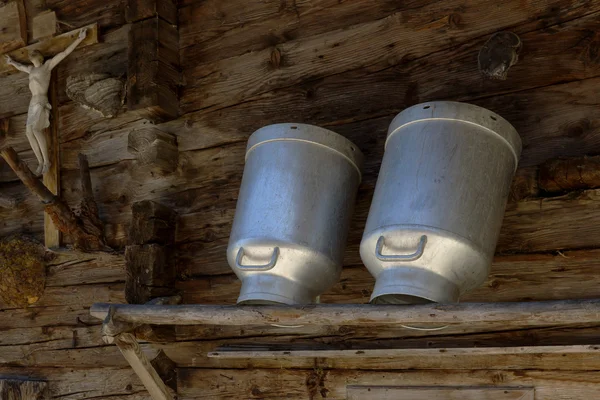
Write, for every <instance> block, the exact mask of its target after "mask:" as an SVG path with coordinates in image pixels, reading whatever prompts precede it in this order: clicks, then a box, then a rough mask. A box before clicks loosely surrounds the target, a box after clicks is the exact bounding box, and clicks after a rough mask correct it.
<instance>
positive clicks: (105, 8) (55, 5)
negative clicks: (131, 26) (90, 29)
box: [44, 0, 125, 31]
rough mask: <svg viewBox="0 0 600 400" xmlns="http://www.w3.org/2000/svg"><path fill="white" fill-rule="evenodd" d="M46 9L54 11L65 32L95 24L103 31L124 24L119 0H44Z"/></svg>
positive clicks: (121, 2) (122, 8)
mask: <svg viewBox="0 0 600 400" xmlns="http://www.w3.org/2000/svg"><path fill="white" fill-rule="evenodd" d="M44 3H45V6H46V8H48V9H50V10H54V11H56V17H57V19H58V21H59V23H60V24H61V25H62V26H63V28H66V29H64V30H65V31H68V30H71V29H72V28H73V27H80V26H85V25H89V24H93V23H97V24H98V26H99V27H100V28H102V30H103V31H107V30H109V29H111V28H115V27H119V26H122V25H123V24H125V5H124V2H123V1H121V0H45V1H44Z"/></svg>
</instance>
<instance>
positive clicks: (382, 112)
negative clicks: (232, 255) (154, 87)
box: [0, 0, 600, 400]
mask: <svg viewBox="0 0 600 400" xmlns="http://www.w3.org/2000/svg"><path fill="white" fill-rule="evenodd" d="M25 5H26V8H27V10H28V15H27V17H28V19H29V18H30V17H31V16H32V15H33V14H35V13H36V12H40V11H43V10H44V9H45V8H44V7H43V6H41V2H39V1H36V0H29V1H25ZM45 6H46V7H47V8H50V9H52V10H54V11H56V15H57V19H58V20H59V21H61V22H63V23H66V24H68V25H65V26H70V28H68V29H65V30H70V29H72V27H79V26H84V25H87V24H89V23H93V22H96V21H97V22H98V23H99V25H100V30H101V32H100V34H101V40H100V42H101V43H99V44H96V45H94V46H89V47H87V48H85V49H79V50H77V51H76V52H74V53H73V54H72V55H71V56H70V57H69V58H68V59H67V60H65V62H64V63H63V64H62V65H61V66H60V67H59V70H58V80H59V86H58V98H59V102H60V112H59V115H60V120H59V121H58V123H59V132H60V143H61V158H62V164H61V168H62V172H61V176H62V187H63V193H65V196H66V197H67V199H68V200H69V201H70V202H71V203H72V204H74V203H75V202H76V200H77V199H78V196H79V193H78V189H77V188H78V187H79V184H78V173H77V154H78V153H79V152H83V153H85V154H86V155H87V156H88V159H89V162H90V166H91V168H92V170H91V172H92V180H93V185H94V189H95V192H96V199H97V201H98V204H99V207H100V211H101V217H102V218H103V219H104V221H105V222H106V223H107V234H108V240H109V242H110V243H111V245H112V246H114V247H115V248H117V249H122V248H123V246H124V245H125V244H126V232H127V230H128V226H129V221H130V217H131V205H132V203H134V202H136V201H140V200H144V199H153V200H156V201H158V202H160V203H162V204H165V205H167V206H170V207H172V208H173V209H175V210H176V211H177V212H178V213H179V214H180V216H181V218H180V225H179V229H178V232H177V248H178V256H179V271H178V276H179V283H178V287H179V289H181V291H182V295H183V298H184V302H188V303H229V304H231V303H233V302H235V299H236V297H237V292H238V290H239V282H238V281H237V279H236V278H235V276H234V275H232V274H231V272H230V269H229V267H228V266H227V262H226V259H225V249H226V246H227V240H228V235H229V230H230V227H231V221H232V218H233V213H234V210H235V203H236V200H237V193H238V187H239V184H240V179H241V175H242V171H243V160H244V150H245V144H246V140H247V138H248V136H249V135H250V134H251V133H252V132H253V131H254V130H256V129H258V128H259V127H261V126H264V125H267V124H270V123H276V122H290V121H296V122H305V123H313V124H318V125H321V126H325V127H328V128H330V129H332V130H334V131H336V132H339V133H340V134H342V135H344V136H346V137H348V138H350V139H351V140H353V141H354V142H355V143H356V144H357V145H358V146H359V147H360V148H361V149H362V150H363V152H364V153H365V155H366V159H367V164H366V171H365V174H364V181H363V183H362V185H361V187H360V193H359V198H358V203H357V207H356V214H355V217H354V221H353V224H352V231H351V234H350V237H349V245H348V250H347V253H346V261H345V266H346V267H345V269H344V273H343V276H342V279H341V281H340V282H339V283H338V284H337V285H336V286H335V287H334V288H333V289H332V290H331V291H329V292H328V293H327V294H326V295H324V296H323V298H322V300H323V301H324V302H338V303H348V302H360V303H363V302H366V301H368V298H369V296H370V291H371V290H372V287H373V280H372V278H371V277H370V275H369V274H368V272H367V271H366V270H365V269H364V267H363V266H362V265H361V262H360V259H359V256H358V244H359V242H360V237H361V234H362V229H363V227H364V223H365V219H366V215H367V212H368V207H369V203H370V199H371V196H372V192H373V188H374V184H375V181H376V177H377V171H378V169H379V165H380V162H381V157H382V153H383V142H384V139H385V132H386V129H387V126H388V125H389V123H390V121H391V120H392V118H393V117H394V115H395V114H396V113H397V112H399V111H401V110H402V109H404V108H405V107H407V106H410V105H413V104H416V103H419V102H425V101H430V100H460V101H469V102H473V103H475V104H478V105H481V106H484V107H488V108H489V109H491V110H493V111H495V112H497V113H499V114H500V115H502V116H504V117H505V118H507V119H508V120H509V121H510V122H512V123H513V124H514V125H515V127H516V128H517V129H518V130H519V132H520V134H521V136H522V138H523V142H524V149H523V155H522V159H521V163H520V167H519V171H518V177H517V179H515V183H514V187H513V188H514V190H513V196H512V198H511V201H510V203H509V205H508V208H507V212H506V217H505V220H504V225H503V228H502V234H501V238H500V242H499V245H498V255H497V257H496V259H495V263H494V267H493V270H492V275H491V276H490V278H489V279H488V281H487V282H486V283H485V285H483V286H482V287H481V288H479V289H477V290H476V291H474V292H472V293H470V294H468V295H467V296H465V298H464V300H465V301H527V300H549V299H567V298H594V297H599V296H600V285H598V282H599V281H600V265H599V264H600V261H598V260H599V255H600V189H599V188H598V187H597V186H596V185H598V183H596V184H594V183H593V182H591V183H589V184H587V186H586V185H584V186H583V188H581V190H578V191H576V192H552V193H549V192H545V191H543V190H539V189H538V185H537V183H538V169H539V168H540V165H542V164H543V163H544V162H546V161H547V160H553V159H556V158H558V157H576V156H584V155H589V156H593V155H598V154H600V94H599V93H600V57H599V56H598V54H599V53H600V33H598V32H600V3H599V2H598V1H594V0H544V1H542V0H528V1H521V0H508V1H505V2H499V3H497V4H496V3H494V4H492V3H490V2H489V1H485V0H472V1H465V0H448V1H433V0H410V1H393V0H385V1H372V0H348V1H343V2H340V1H338V0H296V1H293V2H290V1H283V2H282V1H279V0H264V1H260V2H243V1H241V0H227V1H222V0H182V1H181V2H180V9H179V27H180V56H181V64H182V69H183V77H184V85H183V86H182V87H181V102H180V106H181V108H182V110H183V111H184V113H185V114H184V115H183V116H182V117H180V118H179V119H178V120H175V121H171V122H168V123H164V124H161V125H159V126H158V128H160V129H162V130H164V131H166V132H170V133H173V134H175V135H177V138H178V145H179V150H180V151H181V154H180V163H179V167H178V169H177V171H176V172H175V173H174V174H171V175H167V176H164V177H160V176H155V175H153V174H152V173H151V172H150V171H149V170H148V169H147V168H145V167H142V166H139V165H137V161H135V157H134V156H133V155H131V154H129V153H128V151H127V137H128V134H129V132H131V131H132V130H134V129H139V128H140V127H142V126H144V125H145V124H147V122H146V121H144V120H140V119H139V118H138V117H136V116H135V115H132V114H131V113H127V112H124V113H122V114H121V115H120V116H118V117H117V118H114V119H104V118H102V117H100V116H99V115H98V114H95V113H94V112H93V111H90V110H85V109H83V108H81V107H79V106H78V105H76V104H74V103H73V102H71V101H70V100H69V99H68V98H67V97H66V94H65V81H66V78H67V77H68V76H70V75H73V74H78V73H85V72H107V73H110V74H113V75H115V76H120V75H123V74H125V73H126V68H127V34H128V29H129V27H128V25H124V24H125V21H124V20H123V15H124V13H123V3H122V2H121V1H120V0H102V1H96V0H69V1H65V0H52V1H50V0H46V1H45ZM500 30H511V31H513V32H516V33H518V34H519V35H520V37H521V39H522V41H523V46H524V47H523V50H522V52H521V57H520V60H519V63H518V64H517V65H515V66H514V67H512V69H511V70H510V72H509V75H508V79H507V80H506V81H489V80H484V79H483V78H482V77H481V75H480V74H479V72H478V70H477V53H478V50H479V48H480V47H481V46H482V45H483V44H484V43H485V41H486V40H487V39H488V38H489V36H490V35H491V34H493V33H495V32H497V31H500ZM26 84H27V81H26V77H25V76H24V75H23V74H12V75H7V76H0V116H1V117H7V116H9V117H10V119H11V132H10V141H11V143H12V144H13V145H14V147H15V149H17V150H18V151H19V154H20V156H22V157H23V158H24V159H26V160H28V161H32V160H33V159H34V157H33V154H32V152H31V150H30V149H29V146H28V144H27V141H26V139H25V135H24V122H25V117H26V116H25V113H26V111H27V104H28V101H29V97H28V96H29V93H28V91H27V89H26ZM0 182H1V183H0V191H1V192H2V194H3V195H4V194H7V195H10V196H14V197H15V198H17V199H18V200H19V204H18V207H17V208H16V209H13V210H7V209H3V208H0V236H5V235H9V234H11V233H14V232H26V233H29V234H31V235H34V236H36V237H38V238H39V239H41V238H42V234H43V216H42V207H41V205H40V204H38V203H37V201H36V200H35V199H34V198H33V197H32V196H30V195H29V194H28V192H27V191H26V190H25V189H24V188H23V187H22V186H21V185H20V184H19V183H18V182H16V179H15V177H14V176H13V175H12V173H11V172H10V171H9V170H8V169H7V167H6V165H4V164H3V163H0ZM68 239H69V238H66V240H67V242H68ZM48 273H49V277H48V287H47V289H46V292H45V295H44V297H43V298H42V299H41V301H40V302H39V303H38V304H36V305H35V306H34V307H31V308H29V309H27V310H20V309H13V308H10V307H7V306H6V305H2V304H0V345H1V346H0V348H1V350H2V351H0V374H19V375H23V374H25V375H31V376H34V377H36V378H46V379H48V380H50V385H49V386H50V390H51V392H52V395H53V396H54V397H56V398H59V397H60V398H64V399H86V398H95V399H104V398H110V399H117V398H118V399H127V400H137V399H142V398H147V394H146V392H145V391H144V390H143V387H142V386H141V384H140V382H139V381H138V380H137V378H136V377H135V376H134V375H133V373H132V372H131V371H130V369H128V368H127V366H126V363H125V361H124V360H123V359H122V357H121V356H120V354H119V353H118V350H117V349H116V347H114V346H105V345H104V344H103V343H102V341H101V339H100V330H99V326H98V322H97V321H93V320H92V319H91V318H90V317H89V316H88V315H87V308H88V307H89V305H90V304H91V303H93V302H123V301H124V294H123V288H124V280H125V273H124V267H123V258H122V256H120V255H117V256H114V257H104V256H97V255H90V256H85V257H75V258H69V257H66V258H65V257H64V256H61V257H58V258H57V260H56V261H54V262H53V264H52V265H51V266H50V267H49V269H48ZM480 331H481V333H477V334H469V335H465V334H464V332H462V331H461V330H460V329H456V330H451V331H450V330H448V331H440V332H438V333H431V332H425V333H422V332H421V333H419V332H415V331H407V330H406V329H403V328H396V329H390V328H386V329H374V328H371V329H357V328H349V327H339V328H332V327H327V326H324V327H317V328H308V327H305V328H302V329H298V330H297V331H296V332H294V333H291V332H289V331H288V330H285V329H281V328H275V327H266V328H265V327H252V326H250V327H243V328H239V327H237V328H234V327H214V326H210V327H181V328H179V329H178V340H179V343H177V344H167V345H164V349H165V351H166V352H167V354H168V355H169V356H170V357H171V358H172V359H173V360H174V361H176V362H177V363H178V364H179V366H180V367H181V368H180V371H179V386H180V395H181V397H182V398H184V399H188V398H189V399H191V398H214V399H221V398H256V399H259V398H260V399H281V398H298V399H305V398H311V399H313V398H314V399H320V398H327V399H344V398H345V393H346V385H350V384H352V385H365V384H373V385H427V384H432V383H436V384H440V385H448V386H452V385H457V384H458V385H484V386H485V385H493V386H527V387H531V386H536V387H537V388H538V389H537V390H536V398H540V399H553V398H557V397H560V398H564V399H588V398H598V397H600V396H599V395H600V389H598V388H599V387H600V385H599V384H598V383H599V382H598V381H599V380H600V372H598V371H600V365H598V361H597V360H595V359H593V358H589V357H588V358H583V359H582V358H576V357H573V356H565V357H562V356H547V357H534V356H511V357H505V358H499V359H493V360H485V359H481V358H479V359H475V358H467V359H460V360H448V359H443V358H435V359H431V360H419V359H414V360H395V361H394V360H392V361H387V362H382V361H381V360H372V361H370V362H365V361H362V363H364V365H363V364H361V370H355V369H354V368H356V366H357V363H356V362H355V361H352V362H349V363H347V364H344V363H340V362H336V360H321V359H315V360H310V363H308V364H307V362H306V360H300V361H293V360H219V359H208V358H207V357H206V352H207V351H209V350H212V349H214V348H215V347H216V346H218V345H248V344H256V343H261V344H269V345H271V346H274V347H276V346H282V345H286V344H289V343H292V344H293V345H295V346H299V347H302V346H309V345H310V346H314V345H318V346H322V347H323V348H360V347H371V348H373V347H381V346H405V347H419V346H426V347H436V346H455V347H456V346H480V345H482V344H485V345H497V346H503V345H525V344H528V345H542V344H588V343H597V341H598V339H599V338H600V331H599V329H598V327H596V326H569V327H547V328H546V329H543V330H535V331H533V330H524V331H519V332H510V331H508V332H486V329H485V326H482V327H481V329H480ZM144 349H145V351H147V352H148V353H149V355H152V354H155V351H156V350H157V347H156V346H153V347H151V346H147V345H145V347H144ZM244 368H248V369H244ZM255 368H256V369H255ZM408 368H412V369H419V368H421V369H426V371H407V370H406V369H408ZM440 368H441V369H448V370H447V371H445V370H440ZM381 369H384V371H381ZM558 370H560V371H558Z"/></svg>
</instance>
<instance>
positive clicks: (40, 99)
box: [27, 96, 52, 131]
mask: <svg viewBox="0 0 600 400" xmlns="http://www.w3.org/2000/svg"><path fill="white" fill-rule="evenodd" d="M51 109H52V106H51V105H50V103H49V102H48V98H47V97H45V96H33V97H32V99H31V102H30V103H29V110H28V111H27V127H28V128H31V129H33V130H34V131H43V130H44V129H46V128H47V127H49V126H50V110H51Z"/></svg>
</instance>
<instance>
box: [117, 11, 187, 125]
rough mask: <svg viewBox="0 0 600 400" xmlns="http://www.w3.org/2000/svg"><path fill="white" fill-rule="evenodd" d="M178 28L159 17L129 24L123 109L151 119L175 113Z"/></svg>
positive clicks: (177, 95)
mask: <svg viewBox="0 0 600 400" xmlns="http://www.w3.org/2000/svg"><path fill="white" fill-rule="evenodd" d="M180 81H181V73H180V72H179V32H178V31H177V26H176V25H171V24H169V23H168V22H166V21H165V20H163V19H161V18H159V17H153V18H149V19H146V20H143V21H140V22H136V23H134V24H132V25H131V30H130V31H129V50H128V68H127V109H128V110H129V111H136V112H137V113H138V114H139V115H140V116H141V117H143V118H146V119H148V120H150V121H152V122H153V123H158V122H163V121H168V120H172V119H175V118H177V117H178V115H179V93H178V92H179V83H180Z"/></svg>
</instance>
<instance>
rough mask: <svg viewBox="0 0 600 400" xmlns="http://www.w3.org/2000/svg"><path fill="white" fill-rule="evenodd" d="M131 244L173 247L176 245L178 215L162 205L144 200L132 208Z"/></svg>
mask: <svg viewBox="0 0 600 400" xmlns="http://www.w3.org/2000/svg"><path fill="white" fill-rule="evenodd" d="M131 210H132V217H131V227H130V229H129V243H130V244H132V245H133V244H150V243H156V244H160V245H172V244H173V243H175V230H176V226H177V213H176V212H175V211H173V210H172V209H171V208H169V207H167V206H164V205H162V204H160V203H157V202H154V201H150V200H143V201H139V202H137V203H134V204H133V205H132V207H131Z"/></svg>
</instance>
